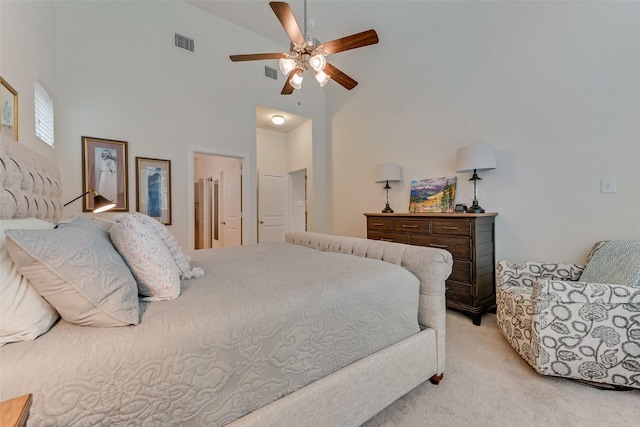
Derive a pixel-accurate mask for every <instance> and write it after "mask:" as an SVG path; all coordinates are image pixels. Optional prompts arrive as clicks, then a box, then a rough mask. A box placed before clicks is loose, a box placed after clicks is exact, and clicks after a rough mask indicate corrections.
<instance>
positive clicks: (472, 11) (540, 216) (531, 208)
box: [329, 2, 640, 262]
mask: <svg viewBox="0 0 640 427" xmlns="http://www.w3.org/2000/svg"><path fill="white" fill-rule="evenodd" d="M431 3H432V2H412V3H411V4H410V5H408V3H405V5H408V6H407V7H410V8H411V9H412V12H413V13H412V14H410V15H407V16H406V17H405V18H407V20H406V21H405V26H406V27H408V28H413V26H414V25H417V26H419V25H420V22H421V20H422V18H424V17H427V16H429V12H430V7H431V6H432V5H431ZM436 6H437V7H446V6H447V5H443V4H442V3H441V4H440V5H434V7H436ZM380 7H383V6H382V5H381V6H380ZM450 12H451V13H450V14H449V15H448V16H447V18H446V19H444V20H443V21H442V22H440V23H437V24H434V25H424V26H422V28H423V30H424V31H423V33H422V35H421V37H419V38H415V37H414V38H405V37H404V35H403V34H402V29H401V28H399V29H398V33H391V34H384V35H381V40H383V41H384V46H385V47H386V48H385V49H382V46H381V49H378V50H377V51H375V52H374V53H372V54H371V55H368V54H365V53H363V55H361V56H360V57H359V59H358V60H359V61H369V63H370V74H369V75H367V76H366V79H362V80H363V81H361V85H362V86H363V88H362V90H357V89H358V88H356V90H354V91H352V92H349V93H346V91H342V92H341V91H338V90H336V91H334V92H331V94H330V96H329V99H330V103H329V115H330V127H331V141H332V145H331V153H332V154H331V165H332V168H333V174H332V177H333V183H332V194H333V207H334V208H333V224H334V227H333V230H332V231H333V232H334V233H337V234H347V235H354V236H364V235H365V234H366V231H365V227H366V226H365V218H364V216H363V215H362V213H364V212H379V211H380V210H381V209H382V207H383V206H384V197H385V195H384V191H383V190H382V186H381V185H379V184H375V183H374V182H373V181H374V179H373V170H374V167H375V165H376V164H377V163H381V162H383V161H396V162H398V163H399V164H400V165H401V167H402V169H403V177H404V179H403V181H402V182H400V183H396V184H395V185H393V189H392V190H391V191H390V193H389V196H390V204H391V206H392V208H394V209H395V210H396V211H397V212H407V210H408V203H409V190H410V180H411V179H421V178H430V177H439V176H446V175H452V174H454V171H455V157H456V150H457V148H458V147H461V146H465V145H470V144H474V143H489V144H492V145H493V146H494V147H495V148H496V150H497V165H498V167H497V169H496V170H494V171H489V172H486V173H482V174H481V177H482V178H483V184H484V186H483V192H482V194H481V198H480V205H481V206H483V207H484V208H485V209H487V211H488V212H498V213H499V216H498V217H497V219H496V238H497V247H496V251H497V257H498V258H499V259H530V260H540V261H545V260H556V261H566V262H584V260H585V257H586V254H587V252H588V250H589V248H590V246H591V245H592V244H593V243H594V242H595V241H597V240H600V239H611V238H623V237H624V238H640V222H639V221H638V220H637V217H638V212H639V211H640V174H638V165H639V161H640V85H639V84H638V76H640V47H639V44H638V40H640V25H638V23H639V22H640V3H638V2H471V3H464V4H462V3H458V2H452V3H451V11H450ZM412 17H413V18H412ZM411 34H413V35H414V36H415V34H416V33H415V32H413V33H411ZM382 43H383V42H382V41H381V44H382ZM372 50H373V49H372ZM363 51H364V50H363ZM382 52H384V53H382ZM408 53H410V54H408ZM374 54H375V55H374ZM379 55H384V56H383V57H382V58H380V57H379ZM348 61H349V59H348V58H346V61H345V62H344V64H346V65H345V66H344V68H345V69H347V67H348ZM365 85H366V86H365ZM606 176H610V177H616V178H617V187H618V191H617V193H615V194H601V193H600V178H601V177H606ZM458 177H459V182H461V186H460V187H458V188H459V190H460V193H459V194H460V196H461V197H459V198H458V200H460V201H462V202H467V204H469V201H470V197H469V196H468V185H467V183H466V180H467V179H468V178H469V177H470V175H469V174H458Z"/></svg>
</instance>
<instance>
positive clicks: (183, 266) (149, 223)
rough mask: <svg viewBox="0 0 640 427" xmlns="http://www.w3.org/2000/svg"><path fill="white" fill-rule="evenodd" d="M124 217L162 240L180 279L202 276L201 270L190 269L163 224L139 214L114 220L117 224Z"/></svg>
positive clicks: (178, 246)
mask: <svg viewBox="0 0 640 427" xmlns="http://www.w3.org/2000/svg"><path fill="white" fill-rule="evenodd" d="M126 217H132V218H133V219H134V220H135V221H138V222H140V223H142V224H143V225H144V226H145V227H147V228H148V229H150V230H151V232H152V233H153V234H155V235H156V236H158V237H159V238H160V239H161V240H162V243H164V245H165V246H166V247H167V249H169V252H170V253H171V256H172V257H173V261H174V262H175V264H176V267H178V271H179V272H180V278H181V279H191V278H192V277H201V276H203V275H204V271H203V270H202V269H201V268H199V267H195V268H191V260H190V259H189V257H188V256H187V255H186V254H185V253H184V252H183V251H182V249H181V248H180V245H179V244H178V242H177V241H176V239H175V238H174V237H173V235H172V234H171V233H170V232H169V230H168V229H167V227H165V226H164V224H161V223H160V222H159V221H156V220H155V219H153V218H151V217H150V216H148V215H145V214H141V213H139V212H136V213H133V214H119V215H116V217H115V220H116V222H119V221H120V220H122V219H123V218H126Z"/></svg>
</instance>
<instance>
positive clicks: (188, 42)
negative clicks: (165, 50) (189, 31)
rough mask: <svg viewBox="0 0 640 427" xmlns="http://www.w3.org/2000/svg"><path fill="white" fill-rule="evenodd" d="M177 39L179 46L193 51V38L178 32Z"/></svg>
mask: <svg viewBox="0 0 640 427" xmlns="http://www.w3.org/2000/svg"><path fill="white" fill-rule="evenodd" d="M175 41H176V46H177V47H179V48H182V49H186V50H189V51H191V52H193V39H190V38H189V37H186V36H183V35H182V34H178V33H176V37H175Z"/></svg>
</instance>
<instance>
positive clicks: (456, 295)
mask: <svg viewBox="0 0 640 427" xmlns="http://www.w3.org/2000/svg"><path fill="white" fill-rule="evenodd" d="M447 300H448V301H456V302H460V303H463V304H471V303H472V302H473V287H472V286H471V285H467V284H464V283H456V282H452V281H451V280H447Z"/></svg>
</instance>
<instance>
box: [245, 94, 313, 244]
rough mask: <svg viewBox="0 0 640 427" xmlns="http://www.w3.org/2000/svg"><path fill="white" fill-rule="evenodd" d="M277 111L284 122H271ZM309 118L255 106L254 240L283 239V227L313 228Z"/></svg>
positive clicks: (299, 229) (310, 130)
mask: <svg viewBox="0 0 640 427" xmlns="http://www.w3.org/2000/svg"><path fill="white" fill-rule="evenodd" d="M274 115H278V116H281V117H283V118H284V120H285V123H284V124H282V125H274V124H273V123H272V122H271V118H272V117H273V116H274ZM312 129H313V127H312V121H311V119H309V118H308V117H302V116H298V115H295V114H291V113H287V112H284V111H280V110H275V109H273V108H268V107H264V106H257V107H256V164H257V169H258V183H257V184H258V188H257V204H258V212H257V213H258V215H257V216H258V218H257V219H258V221H257V222H258V223H257V230H258V242H259V243H263V242H278V241H281V242H283V241H284V236H285V233H286V232H287V231H290V230H292V231H307V230H310V229H313V218H312V217H310V215H309V212H311V211H312V210H313V167H312V165H313V142H312V141H313V132H312Z"/></svg>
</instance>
